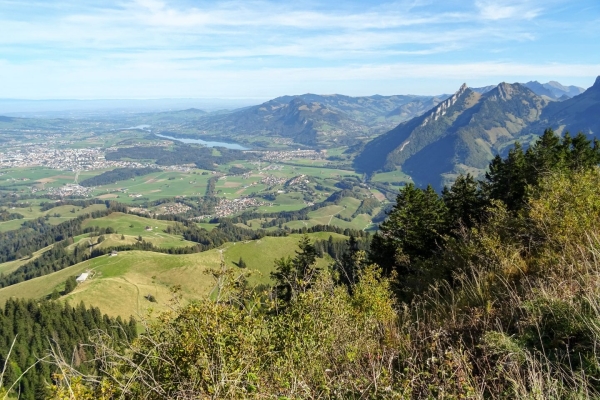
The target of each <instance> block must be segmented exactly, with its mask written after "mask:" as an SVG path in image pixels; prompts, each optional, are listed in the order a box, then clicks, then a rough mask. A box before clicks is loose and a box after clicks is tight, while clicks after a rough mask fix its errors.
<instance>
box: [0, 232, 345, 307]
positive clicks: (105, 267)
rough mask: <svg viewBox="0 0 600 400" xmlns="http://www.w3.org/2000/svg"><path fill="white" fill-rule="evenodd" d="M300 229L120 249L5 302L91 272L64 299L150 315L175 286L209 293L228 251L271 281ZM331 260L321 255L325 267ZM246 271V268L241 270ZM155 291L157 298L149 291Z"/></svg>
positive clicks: (194, 294)
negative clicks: (196, 248)
mask: <svg viewBox="0 0 600 400" xmlns="http://www.w3.org/2000/svg"><path fill="white" fill-rule="evenodd" d="M330 235H332V236H334V237H335V238H344V236H342V235H338V234H335V233H333V234H332V233H328V232H320V233H315V234H311V235H310V237H311V238H312V239H314V240H316V239H327V238H329V236H330ZM300 239H301V235H290V236H288V237H265V238H262V239H260V240H256V241H247V242H237V243H227V244H225V245H223V246H222V247H221V248H219V249H213V250H209V251H206V252H202V253H196V254H185V255H168V254H162V253H154V252H144V251H126V252H120V253H119V254H118V255H117V256H109V255H106V256H101V257H98V258H94V259H92V260H88V261H85V262H82V263H80V264H77V265H74V266H72V267H69V268H66V269H64V270H62V271H59V272H55V273H53V274H50V275H46V276H43V277H40V278H36V279H32V280H30V281H26V282H22V283H19V284H17V285H14V286H9V287H6V288H3V289H0V304H3V303H4V302H5V301H6V300H7V299H8V298H10V297H26V298H41V297H44V296H47V295H49V294H51V293H52V292H53V291H54V290H55V289H56V290H59V291H60V290H62V289H63V287H64V282H65V281H66V279H67V278H68V277H70V276H74V275H79V274H81V273H83V272H90V273H91V274H90V278H89V279H88V280H87V281H86V282H83V283H81V284H79V285H78V287H77V288H76V289H75V291H73V292H72V293H70V294H68V295H66V296H64V299H66V300H67V301H70V302H71V303H73V304H77V303H79V302H80V301H84V303H85V304H88V305H91V306H97V307H99V308H100V309H101V311H102V312H104V313H107V314H109V315H113V316H117V315H120V316H122V317H127V316H129V315H136V316H137V315H145V314H146V313H147V312H148V310H149V309H155V310H165V309H167V307H168V306H169V300H170V299H171V297H172V295H171V289H172V288H173V287H175V286H178V287H180V293H181V295H182V298H183V300H184V301H190V300H193V299H198V298H200V297H203V296H208V295H210V293H211V291H212V290H213V289H214V287H215V285H214V280H213V278H212V277H211V276H210V274H207V271H208V270H209V269H211V268H218V267H219V265H220V262H221V257H223V259H224V261H225V264H226V265H227V266H229V267H231V268H237V266H236V265H235V264H236V263H237V262H238V261H239V259H240V257H241V258H243V260H244V261H245V262H246V264H247V267H248V268H247V270H248V271H253V272H254V273H253V275H252V276H251V277H250V282H251V283H252V284H259V283H269V282H270V276H269V274H270V272H271V271H272V270H273V266H274V264H273V262H274V260H275V259H277V258H281V257H284V256H294V255H295V250H297V245H298V242H299V240H300ZM329 262H330V260H329V259H328V258H327V259H319V262H318V265H319V266H321V267H325V266H326V265H327V264H328V263H329ZM240 272H241V270H240ZM149 294H151V295H152V296H154V297H155V298H156V302H150V301H148V300H147V299H146V298H145V297H144V296H147V295H149Z"/></svg>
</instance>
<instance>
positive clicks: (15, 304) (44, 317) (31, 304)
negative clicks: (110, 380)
mask: <svg viewBox="0 0 600 400" xmlns="http://www.w3.org/2000/svg"><path fill="white" fill-rule="evenodd" d="M97 330H102V331H104V332H106V333H107V334H108V335H110V336H111V337H112V338H113V340H114V341H115V342H117V343H118V342H120V341H125V342H127V341H131V340H133V339H134V338H135V337H136V336H137V328H136V321H135V320H134V319H133V318H131V319H130V320H129V321H123V320H122V319H121V318H120V317H117V318H112V317H108V316H107V315H103V314H102V313H101V312H100V310H99V309H98V308H95V307H92V308H86V307H85V306H84V304H83V303H80V304H79V305H77V306H76V307H72V306H71V305H69V304H67V303H64V304H63V303H58V302H52V301H39V300H22V299H21V300H17V299H9V300H7V301H6V304H5V305H4V306H3V307H2V308H0V365H2V366H3V367H6V370H5V372H4V377H3V386H4V388H10V387H11V386H12V387H13V390H12V391H13V393H19V398H20V399H25V400H38V399H47V398H49V397H50V392H49V388H50V385H51V384H52V383H53V375H54V374H55V373H58V372H59V370H58V368H57V366H56V365H55V364H53V363H52V362H51V361H52V360H51V358H50V357H48V356H49V354H50V349H51V348H53V349H55V350H56V351H60V352H62V355H63V357H64V358H65V359H66V360H69V361H72V365H73V366H74V367H76V368H77V369H78V370H79V371H81V372H83V373H93V372H94V371H95V370H96V365H95V364H94V362H93V360H94V359H95V357H96V354H95V353H94V350H93V348H92V347H90V346H86V344H88V343H89V338H90V336H91V335H93V334H95V332H96V331H97ZM13 342H14V344H13ZM9 353H10V356H9ZM13 384H14V386H13Z"/></svg>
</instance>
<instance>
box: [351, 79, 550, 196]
mask: <svg viewBox="0 0 600 400" xmlns="http://www.w3.org/2000/svg"><path fill="white" fill-rule="evenodd" d="M547 105H548V101H547V100H545V99H543V98H541V97H540V96H537V95H536V94H535V93H533V92H532V91H531V90H529V89H528V88H526V87H524V86H523V85H520V84H508V83H501V84H499V85H497V86H496V87H495V88H494V89H492V90H489V91H487V92H486V93H484V94H480V93H477V92H475V91H473V90H471V89H469V88H468V87H467V86H466V85H462V86H461V87H460V89H459V90H458V91H457V92H456V93H455V94H454V95H452V96H451V97H450V98H448V99H447V100H445V101H443V102H442V103H440V104H438V105H437V106H436V107H434V108H433V109H432V110H430V111H428V112H426V113H425V114H424V115H423V116H421V117H418V118H414V119H413V120H411V121H407V122H405V123H403V124H400V125H399V126H398V127H396V128H395V129H393V130H392V131H390V132H388V133H386V134H384V135H382V136H380V137H378V138H376V139H374V140H373V141H372V142H370V143H368V144H367V145H366V146H365V148H364V150H363V152H362V153H361V154H359V155H358V156H357V158H356V160H355V166H356V168H357V169H359V170H360V171H364V172H367V173H371V172H374V171H378V170H379V171H389V170H394V169H397V168H400V169H402V170H403V171H404V172H406V173H407V174H409V175H410V176H412V177H413V179H414V180H415V182H417V183H419V184H427V183H432V184H434V185H435V186H436V187H437V188H441V187H442V186H443V184H444V183H447V182H448V181H450V180H452V179H453V177H455V176H456V175H457V174H458V173H460V172H471V173H475V174H478V173H482V172H483V171H484V170H485V168H486V167H487V165H488V163H489V161H490V160H491V159H492V158H493V157H494V155H495V154H497V153H499V152H502V151H503V150H504V149H505V148H506V147H507V146H509V145H511V144H512V143H513V142H514V141H515V140H516V139H519V138H520V137H521V136H520V135H521V132H522V131H523V130H524V129H525V128H526V127H527V126H529V125H530V124H531V123H533V122H534V121H537V120H538V119H539V118H540V115H541V113H542V110H543V109H544V108H545V107H546V106H547ZM525 139H526V140H527V138H525Z"/></svg>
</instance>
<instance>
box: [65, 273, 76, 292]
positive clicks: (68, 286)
mask: <svg viewBox="0 0 600 400" xmlns="http://www.w3.org/2000/svg"><path fill="white" fill-rule="evenodd" d="M76 287H77V280H76V279H75V277H74V276H70V277H69V278H67V281H66V282H65V290H64V291H63V295H65V294H69V293H71V292H72V291H73V290H75V288H76Z"/></svg>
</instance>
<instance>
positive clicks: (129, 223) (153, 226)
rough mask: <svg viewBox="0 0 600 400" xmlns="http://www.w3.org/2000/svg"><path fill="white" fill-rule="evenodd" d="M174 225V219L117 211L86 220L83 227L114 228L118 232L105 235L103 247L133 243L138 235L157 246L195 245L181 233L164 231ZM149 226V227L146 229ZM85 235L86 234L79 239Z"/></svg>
mask: <svg viewBox="0 0 600 400" xmlns="http://www.w3.org/2000/svg"><path fill="white" fill-rule="evenodd" d="M174 225H175V222H173V221H162V220H158V219H151V218H144V217H138V216H137V215H131V214H123V213H119V212H116V213H112V214H110V215H108V216H106V217H103V218H97V219H90V220H87V221H85V222H84V224H83V227H84V228H88V227H92V226H93V227H98V228H108V227H110V228H113V229H114V230H115V231H116V234H112V235H105V238H106V243H104V242H103V243H102V246H103V247H111V246H120V245H124V244H132V243H134V242H135V240H136V238H137V237H138V236H141V237H142V238H143V239H144V240H145V241H147V242H151V243H152V244H154V245H155V246H158V247H163V248H172V247H183V246H192V245H194V243H193V242H188V241H187V240H184V239H183V237H182V236H180V235H171V234H167V233H165V232H164V230H165V229H166V228H167V227H168V226H174ZM147 227H149V229H146V228H147ZM121 235H124V236H125V239H121ZM83 237H85V236H82V237H80V238H79V239H81V238H83Z"/></svg>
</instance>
